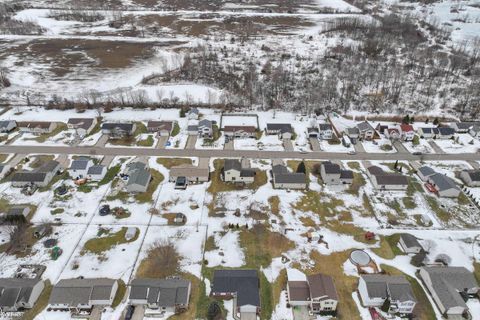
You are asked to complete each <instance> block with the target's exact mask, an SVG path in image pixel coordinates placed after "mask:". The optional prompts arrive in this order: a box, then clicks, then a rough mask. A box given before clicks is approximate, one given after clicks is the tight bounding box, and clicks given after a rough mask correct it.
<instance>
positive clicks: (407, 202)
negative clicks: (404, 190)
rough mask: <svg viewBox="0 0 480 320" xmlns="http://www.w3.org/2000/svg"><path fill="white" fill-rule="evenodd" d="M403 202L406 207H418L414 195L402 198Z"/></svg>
mask: <svg viewBox="0 0 480 320" xmlns="http://www.w3.org/2000/svg"><path fill="white" fill-rule="evenodd" d="M402 202H403V205H404V206H405V208H406V209H415V208H416V207H417V204H416V203H415V200H414V199H413V198H412V197H405V198H403V199H402Z"/></svg>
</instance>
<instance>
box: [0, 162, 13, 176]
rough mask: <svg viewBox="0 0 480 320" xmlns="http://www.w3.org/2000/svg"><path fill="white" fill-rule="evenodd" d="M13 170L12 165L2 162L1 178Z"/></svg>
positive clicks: (0, 167)
mask: <svg viewBox="0 0 480 320" xmlns="http://www.w3.org/2000/svg"><path fill="white" fill-rule="evenodd" d="M11 170H12V167H10V166H9V165H8V164H0V179H3V178H5V176H7V175H8V174H9V173H10V171H11Z"/></svg>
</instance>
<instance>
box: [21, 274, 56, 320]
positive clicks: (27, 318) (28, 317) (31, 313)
mask: <svg viewBox="0 0 480 320" xmlns="http://www.w3.org/2000/svg"><path fill="white" fill-rule="evenodd" d="M52 288H53V286H52V284H51V283H50V280H46V281H45V288H44V289H43V291H42V293H41V294H40V296H39V297H38V299H37V302H35V304H34V306H33V308H32V309H30V310H28V311H26V312H25V313H24V314H23V315H22V319H23V320H33V319H35V318H36V317H37V316H38V314H40V312H42V311H43V310H44V309H45V308H46V307H47V305H48V299H49V298H50V294H51V292H52Z"/></svg>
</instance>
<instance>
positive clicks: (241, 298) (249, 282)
mask: <svg viewBox="0 0 480 320" xmlns="http://www.w3.org/2000/svg"><path fill="white" fill-rule="evenodd" d="M212 293H213V294H215V293H236V294H237V305H238V307H241V306H244V305H253V306H257V307H259V306H260V294H259V279H258V274H257V270H246V269H237V270H235V269H233V270H215V272H214V274H213V287H212Z"/></svg>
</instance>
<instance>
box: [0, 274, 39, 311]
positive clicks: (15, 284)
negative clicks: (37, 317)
mask: <svg viewBox="0 0 480 320" xmlns="http://www.w3.org/2000/svg"><path fill="white" fill-rule="evenodd" d="M44 288H45V283H44V282H43V281H42V280H41V279H23V278H0V310H1V311H3V312H16V311H20V310H21V309H31V308H33V306H34V305H35V303H36V302H37V300H38V298H39V297H40V295H41V293H42V291H43V289H44Z"/></svg>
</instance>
